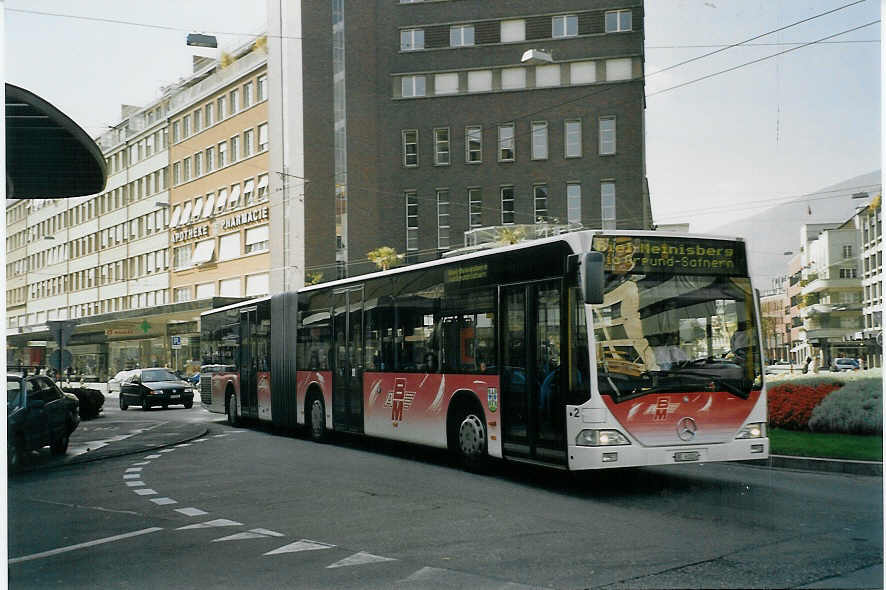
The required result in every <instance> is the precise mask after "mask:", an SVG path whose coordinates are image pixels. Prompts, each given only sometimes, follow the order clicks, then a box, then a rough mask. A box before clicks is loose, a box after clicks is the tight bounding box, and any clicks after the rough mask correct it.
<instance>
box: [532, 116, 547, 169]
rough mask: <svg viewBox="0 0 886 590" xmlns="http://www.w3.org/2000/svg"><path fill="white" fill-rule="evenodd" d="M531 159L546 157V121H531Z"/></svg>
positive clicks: (545, 158)
mask: <svg viewBox="0 0 886 590" xmlns="http://www.w3.org/2000/svg"><path fill="white" fill-rule="evenodd" d="M532 159H533V160H547V159H548V124H547V122H546V121H533V123H532Z"/></svg>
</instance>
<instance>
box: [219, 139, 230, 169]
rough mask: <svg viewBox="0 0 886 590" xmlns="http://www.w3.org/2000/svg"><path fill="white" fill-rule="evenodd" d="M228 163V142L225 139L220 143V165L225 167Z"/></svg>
mask: <svg viewBox="0 0 886 590" xmlns="http://www.w3.org/2000/svg"><path fill="white" fill-rule="evenodd" d="M227 163H228V142H226V141H223V142H221V143H220V144H218V167H219V168H224V166H225V164H227Z"/></svg>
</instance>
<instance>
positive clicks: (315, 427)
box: [307, 397, 326, 442]
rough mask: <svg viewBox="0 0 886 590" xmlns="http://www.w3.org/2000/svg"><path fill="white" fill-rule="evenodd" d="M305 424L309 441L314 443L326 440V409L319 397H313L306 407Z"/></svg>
mask: <svg viewBox="0 0 886 590" xmlns="http://www.w3.org/2000/svg"><path fill="white" fill-rule="evenodd" d="M307 422H308V432H309V433H310V435H311V440H313V441H315V442H322V441H324V440H326V408H325V407H324V406H323V400H322V399H320V398H319V397H314V398H313V399H312V400H311V403H310V405H309V406H308V412H307Z"/></svg>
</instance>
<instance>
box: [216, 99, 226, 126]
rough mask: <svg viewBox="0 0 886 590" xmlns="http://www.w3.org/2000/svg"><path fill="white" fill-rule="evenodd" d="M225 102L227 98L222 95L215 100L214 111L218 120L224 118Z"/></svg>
mask: <svg viewBox="0 0 886 590" xmlns="http://www.w3.org/2000/svg"><path fill="white" fill-rule="evenodd" d="M227 102H228V101H227V98H225V97H224V96H219V97H218V100H217V101H216V105H215V106H216V109H215V112H216V116H217V117H218V120H219V121H221V120H222V119H224V118H225V113H226V112H227V110H226V109H225V105H226V104H227Z"/></svg>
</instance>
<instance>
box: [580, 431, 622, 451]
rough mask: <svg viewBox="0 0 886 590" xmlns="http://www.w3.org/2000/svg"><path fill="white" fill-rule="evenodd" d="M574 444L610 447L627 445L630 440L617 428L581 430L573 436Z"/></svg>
mask: <svg viewBox="0 0 886 590" xmlns="http://www.w3.org/2000/svg"><path fill="white" fill-rule="evenodd" d="M575 444H577V445H578V446H580V447H610V446H616V445H629V444H631V441H629V440H628V439H627V437H626V436H625V435H623V434H622V433H620V432H619V431H617V430H582V431H581V432H579V433H578V436H577V437H575Z"/></svg>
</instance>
